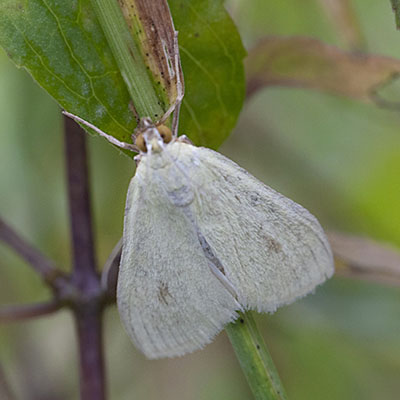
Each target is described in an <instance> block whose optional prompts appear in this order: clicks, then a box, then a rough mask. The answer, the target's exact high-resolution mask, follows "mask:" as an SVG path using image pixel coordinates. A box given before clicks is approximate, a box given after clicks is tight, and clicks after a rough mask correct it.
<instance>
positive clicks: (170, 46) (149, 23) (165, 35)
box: [118, 0, 183, 108]
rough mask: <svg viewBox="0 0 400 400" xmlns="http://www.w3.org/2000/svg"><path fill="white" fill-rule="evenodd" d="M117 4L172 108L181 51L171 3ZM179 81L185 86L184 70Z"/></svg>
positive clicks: (133, 0)
mask: <svg viewBox="0 0 400 400" xmlns="http://www.w3.org/2000/svg"><path fill="white" fill-rule="evenodd" d="M118 3H119V5H120V7H121V9H122V13H123V15H124V17H125V20H126V22H127V24H128V27H129V30H130V31H131V33H132V37H133V38H134V39H135V40H136V41H137V44H138V47H139V49H140V51H141V53H142V57H143V59H144V60H145V63H146V65H147V67H148V69H149V71H150V74H151V77H152V79H153V81H154V82H155V83H156V85H155V87H156V88H157V89H158V92H159V95H160V96H161V97H162V98H163V99H164V100H165V101H166V103H167V104H169V105H172V104H173V103H174V102H175V100H176V98H177V94H178V85H177V75H176V74H175V56H176V55H177V52H178V47H177V41H176V36H175V35H176V32H175V28H174V24H173V21H172V18H171V13H170V11H169V7H168V3H167V2H166V1H165V0H159V1H148V0H118ZM179 68H180V63H179ZM180 81H181V84H182V85H183V75H182V71H181V69H180ZM167 108H168V107H167Z"/></svg>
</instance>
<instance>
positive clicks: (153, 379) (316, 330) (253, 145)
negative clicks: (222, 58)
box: [0, 0, 400, 400]
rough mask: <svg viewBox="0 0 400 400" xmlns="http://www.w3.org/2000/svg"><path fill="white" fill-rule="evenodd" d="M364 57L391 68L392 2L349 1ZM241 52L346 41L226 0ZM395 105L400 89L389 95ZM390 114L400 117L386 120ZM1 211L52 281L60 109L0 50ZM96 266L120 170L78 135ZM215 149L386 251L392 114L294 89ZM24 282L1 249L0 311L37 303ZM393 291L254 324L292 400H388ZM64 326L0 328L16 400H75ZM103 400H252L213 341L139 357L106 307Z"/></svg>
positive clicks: (296, 4) (101, 144) (308, 306)
mask: <svg viewBox="0 0 400 400" xmlns="http://www.w3.org/2000/svg"><path fill="white" fill-rule="evenodd" d="M352 4H353V6H354V8H355V10H356V14H357V17H358V19H359V24H360V27H361V31H362V34H363V36H364V41H365V47H366V50H367V51H368V52H370V53H378V54H383V55H388V56H392V57H397V58H400V32H396V29H395V24H394V16H393V14H392V11H391V7H390V2H389V0H387V1H379V2H378V1H376V0H354V1H353V2H352ZM227 5H228V7H229V10H230V11H231V14H232V16H233V18H234V20H235V21H236V23H237V25H238V28H239V31H240V32H241V34H242V37H243V40H244V43H245V45H246V46H247V47H248V48H250V47H251V46H252V45H254V44H255V43H256V41H257V40H258V39H260V38H262V37H263V36H265V35H268V34H273V35H306V36H312V37H315V38H319V39H321V40H323V41H325V42H327V43H330V44H335V45H338V46H342V47H343V45H344V40H343V37H342V36H341V34H340V32H338V31H337V29H336V27H335V25H334V24H332V21H331V20H330V19H329V18H328V17H327V15H326V13H325V12H324V9H323V8H322V7H321V2H320V1H318V0H290V1H289V0H282V1H279V2H274V1H265V0H253V1H246V0H231V1H229V2H228V3H227ZM398 94H399V99H400V91H399V92H398ZM399 111H400V110H399ZM0 121H1V124H0V137H1V140H0V165H1V167H0V212H1V215H2V216H3V217H4V218H6V220H7V221H8V222H9V223H10V224H11V225H12V226H13V227H15V228H16V229H17V230H18V231H19V232H20V233H22V234H23V235H24V237H25V238H27V239H28V240H29V241H30V242H32V243H33V244H35V245H36V246H37V247H39V248H40V249H41V250H42V251H43V252H44V253H46V254H47V255H48V256H49V257H51V258H53V259H54V260H55V261H56V262H57V264H58V265H60V266H63V268H65V269H66V270H67V269H68V268H69V264H70V242H69V222H68V210H67V203H66V188H65V170H64V152H63V135H62V121H61V115H60V110H59V108H58V106H57V105H56V104H55V103H54V102H53V101H52V99H51V98H50V97H49V96H48V95H47V94H46V93H45V92H44V91H43V90H42V89H40V88H39V87H38V86H37V85H36V84H35V83H34V82H33V81H32V79H31V78H30V77H29V76H28V75H27V74H26V73H25V72H24V71H21V70H17V69H16V68H15V67H14V66H13V65H12V63H11V62H10V61H9V60H8V59H7V57H6V55H5V54H3V53H1V54H0ZM89 151H90V173H91V177H92V198H93V210H94V220H95V234H96V247H97V254H98V262H99V265H103V264H104V262H105V260H106V258H107V256H108V254H109V253H110V252H111V250H112V248H113V246H114V245H115V244H116V242H117V241H118V239H119V238H120V236H121V233H122V222H123V210H124V202H125V195H126V190H127V186H128V183H129V180H130V178H131V176H132V175H133V173H134V166H133V164H132V161H131V160H130V159H129V158H127V157H126V156H124V155H122V154H120V153H119V152H118V151H116V150H115V149H114V148H112V147H111V146H110V145H108V144H107V143H106V142H105V141H104V140H102V139H99V138H90V139H89ZM220 151H221V152H222V153H223V154H225V155H227V156H228V157H230V158H232V159H233V160H235V161H236V162H238V163H239V164H240V165H241V166H243V167H244V168H246V169H247V170H248V171H250V172H251V173H253V174H254V175H255V176H257V177H258V178H259V179H261V180H262V181H264V182H265V183H267V184H268V185H270V186H272V187H273V188H275V189H276V190H278V191H280V192H282V193H283V194H285V195H286V196H288V197H290V198H292V199H294V200H295V201H297V202H299V203H300V204H302V205H304V206H305V207H306V208H308V209H309V210H310V211H311V212H312V213H313V214H315V215H316V216H317V217H318V218H319V219H320V221H321V223H322V225H323V226H324V227H325V228H326V229H327V230H332V229H334V230H340V231H344V232H350V233H354V234H358V235H363V236H369V237H372V238H375V239H379V240H383V241H387V242H390V243H393V244H395V245H397V246H400V112H396V111H389V110H384V109H379V108H377V107H375V106H373V105H366V104H362V103H359V102H356V101H352V100H348V99H345V98H341V97H335V96H331V95H327V94H322V93H317V92H312V91H305V90H299V89H287V88H286V89H283V88H282V89H281V88H274V89H268V90H264V91H260V92H258V93H257V94H256V95H255V96H254V97H252V98H251V99H250V100H249V101H248V102H247V103H246V104H245V107H244V109H243V111H242V114H241V117H240V120H239V123H238V126H237V128H236V129H235V131H234V132H233V133H232V135H231V137H230V138H229V139H228V140H227V141H226V142H225V144H224V145H223V146H222V148H221V149H220ZM49 296H50V293H49V292H48V290H47V289H45V288H44V286H43V285H42V283H41V282H40V280H39V279H38V277H37V276H36V275H35V274H34V273H33V272H32V271H31V269H30V268H29V267H28V266H27V265H25V264H24V262H22V261H21V260H20V259H19V258H18V257H17V256H16V255H15V254H14V253H13V252H12V251H10V250H9V249H7V248H6V247H5V246H3V245H1V244H0V302H1V303H2V304H6V303H15V304H16V303H26V302H33V301H41V300H45V299H47V298H49ZM399 305H400V291H399V289H396V288H390V287H385V286H381V285H378V284H374V283H366V282H358V281H350V280H346V279H343V278H336V277H334V278H333V279H331V280H330V281H329V282H327V283H326V284H325V285H323V286H322V287H320V288H318V289H317V291H316V293H315V294H314V295H310V296H308V297H306V298H305V299H303V300H301V301H298V302H297V303H295V304H293V305H291V306H287V307H284V308H282V309H280V310H279V311H278V312H276V313H275V314H274V315H272V316H267V315H260V316H258V323H259V325H260V328H261V329H262V332H263V335H264V337H265V340H266V342H267V345H268V346H269V348H270V351H271V353H272V355H273V358H274V360H275V363H276V365H277V367H278V370H279V372H280V374H281V378H282V381H283V383H284V386H285V387H286V390H287V392H288V396H289V398H290V399H292V400H296V399H298V400H310V399H312V400H314V399H324V400H339V399H340V400H343V399H352V400H375V399H386V400H391V399H393V400H394V399H398V398H399V393H400V379H399V377H400V306H399ZM75 349H76V342H75V336H74V326H73V321H72V318H71V316H70V314H69V313H68V312H67V311H62V312H59V313H57V314H55V315H53V316H50V317H46V318H41V319H37V320H31V321H28V322H21V323H15V324H12V325H11V324H10V325H7V326H2V327H1V333H0V357H1V362H2V364H3V368H4V370H5V374H6V377H7V379H8V380H9V382H10V384H11V386H12V389H13V391H14V392H15V394H16V397H17V398H18V399H29V400H31V399H32V400H39V399H40V400H46V399H56V400H57V399H61V400H62V399H75V398H78V371H77V354H76V350H75ZM105 350H106V364H107V374H108V385H109V392H110V398H111V399H113V400H114V399H115V400H119V399H133V398H135V399H148V400H153V399H160V398H162V399H164V400H169V399H171V400H172V399H184V400H186V399H195V400H202V399H208V400H210V399H211V400H213V399H219V400H223V399H229V400H242V399H250V398H251V394H250V392H249V389H248V387H247V384H246V381H245V378H244V377H243V375H242V373H241V370H240V368H239V365H238V362H237V360H236V359H235V356H234V354H233V351H232V348H231V346H230V344H229V341H228V340H227V337H226V335H225V333H222V334H220V335H219V337H218V338H217V339H216V340H215V342H214V343H213V344H211V345H209V346H207V347H206V348H205V349H204V350H203V351H199V352H196V353H194V354H192V355H188V356H185V357H183V358H178V359H172V360H161V361H147V360H146V359H145V358H144V357H143V356H142V355H141V354H139V353H138V352H137V351H136V350H135V348H134V347H133V346H132V345H131V343H130V342H129V340H128V338H127V335H126V334H125V332H124V331H123V329H122V327H121V325H120V322H119V318H118V314H117V312H116V309H115V307H111V308H109V309H108V310H107V312H106V315H105Z"/></svg>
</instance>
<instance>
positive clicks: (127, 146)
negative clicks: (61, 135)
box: [62, 110, 140, 153]
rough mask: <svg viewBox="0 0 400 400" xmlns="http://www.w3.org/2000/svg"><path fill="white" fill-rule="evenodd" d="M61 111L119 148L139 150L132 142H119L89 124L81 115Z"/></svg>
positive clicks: (137, 151)
mask: <svg viewBox="0 0 400 400" xmlns="http://www.w3.org/2000/svg"><path fill="white" fill-rule="evenodd" d="M62 113H63V114H64V115H65V116H67V117H69V118H71V119H73V120H74V121H76V122H80V123H81V124H83V125H85V126H87V127H88V128H91V129H93V130H94V131H95V132H97V133H98V134H99V135H100V136H103V137H104V138H106V139H107V140H108V141H109V142H110V143H112V144H113V145H115V146H118V147H120V148H121V149H124V150H129V151H134V152H136V153H139V152H140V150H139V149H138V148H137V147H136V146H135V145H134V144H131V143H126V142H121V141H120V140H118V139H116V138H115V137H114V136H111V135H109V134H108V133H105V132H103V131H102V130H101V129H99V128H98V127H97V126H95V125H93V124H91V123H90V122H88V121H85V120H84V119H82V118H81V117H78V116H77V115H74V114H71V113H69V112H68V111H65V110H63V111H62Z"/></svg>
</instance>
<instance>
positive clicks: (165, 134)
mask: <svg viewBox="0 0 400 400" xmlns="http://www.w3.org/2000/svg"><path fill="white" fill-rule="evenodd" d="M157 130H158V132H159V133H160V136H161V137H162V140H163V141H164V143H169V142H170V141H171V140H172V132H171V129H169V128H168V126H165V125H159V126H157Z"/></svg>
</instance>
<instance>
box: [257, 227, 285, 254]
mask: <svg viewBox="0 0 400 400" xmlns="http://www.w3.org/2000/svg"><path fill="white" fill-rule="evenodd" d="M258 234H259V235H260V236H261V237H262V238H263V239H264V243H265V246H266V247H267V249H268V250H269V251H273V252H274V253H280V252H281V251H282V245H281V244H280V243H279V242H278V241H277V240H276V239H275V238H273V237H272V236H271V235H270V234H268V233H267V232H264V230H263V227H262V226H260V227H259V230H258Z"/></svg>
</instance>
